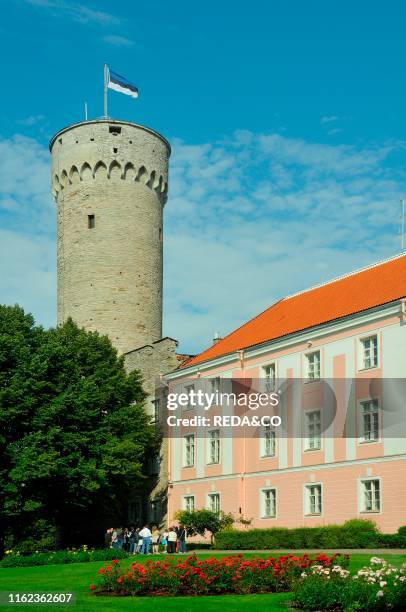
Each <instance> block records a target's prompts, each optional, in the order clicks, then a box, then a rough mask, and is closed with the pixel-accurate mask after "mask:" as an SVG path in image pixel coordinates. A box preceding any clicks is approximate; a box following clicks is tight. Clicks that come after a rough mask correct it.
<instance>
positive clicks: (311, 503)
mask: <svg viewBox="0 0 406 612" xmlns="http://www.w3.org/2000/svg"><path fill="white" fill-rule="evenodd" d="M306 506H307V508H306V514H321V512H322V498H321V485H320V484H314V485H306Z"/></svg>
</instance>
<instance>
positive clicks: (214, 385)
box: [210, 376, 220, 393]
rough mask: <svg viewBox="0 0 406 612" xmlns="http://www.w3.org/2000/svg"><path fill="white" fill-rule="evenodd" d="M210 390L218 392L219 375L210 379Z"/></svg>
mask: <svg viewBox="0 0 406 612" xmlns="http://www.w3.org/2000/svg"><path fill="white" fill-rule="evenodd" d="M210 382H211V392H212V393H217V392H220V376H216V378H212V379H211V381H210Z"/></svg>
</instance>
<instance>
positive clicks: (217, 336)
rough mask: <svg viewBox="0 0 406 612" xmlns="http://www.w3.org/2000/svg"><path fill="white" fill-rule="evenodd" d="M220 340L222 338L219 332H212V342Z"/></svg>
mask: <svg viewBox="0 0 406 612" xmlns="http://www.w3.org/2000/svg"><path fill="white" fill-rule="evenodd" d="M220 340H222V338H221V337H220V334H219V333H218V332H214V336H213V344H217V342H219V341H220Z"/></svg>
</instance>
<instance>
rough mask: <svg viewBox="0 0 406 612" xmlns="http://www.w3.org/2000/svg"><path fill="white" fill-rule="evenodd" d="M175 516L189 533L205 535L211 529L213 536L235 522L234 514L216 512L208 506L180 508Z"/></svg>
mask: <svg viewBox="0 0 406 612" xmlns="http://www.w3.org/2000/svg"><path fill="white" fill-rule="evenodd" d="M175 518H176V520H178V521H179V523H180V524H181V525H183V526H184V527H185V529H186V531H187V532H188V534H189V535H201V536H204V535H205V533H206V531H209V532H210V535H211V538H213V536H214V535H215V534H216V533H218V532H219V531H221V530H222V529H227V528H230V527H232V525H233V524H234V518H233V516H232V514H226V513H224V512H214V511H213V510H208V509H206V508H202V509H201V510H179V511H178V512H177V513H176V515H175Z"/></svg>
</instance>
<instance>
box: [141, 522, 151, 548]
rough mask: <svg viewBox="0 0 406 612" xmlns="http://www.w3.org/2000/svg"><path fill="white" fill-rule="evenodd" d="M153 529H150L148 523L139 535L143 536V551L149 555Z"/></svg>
mask: <svg viewBox="0 0 406 612" xmlns="http://www.w3.org/2000/svg"><path fill="white" fill-rule="evenodd" d="M151 535H152V534H151V530H150V529H148V527H147V525H145V527H143V529H141V531H140V533H139V536H140V538H142V549H141V553H142V554H144V555H147V554H148V553H149V549H150V546H151Z"/></svg>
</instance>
